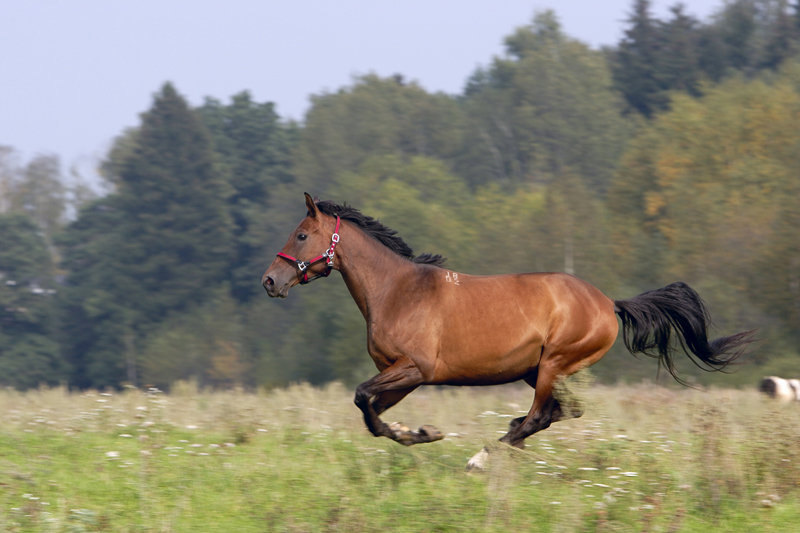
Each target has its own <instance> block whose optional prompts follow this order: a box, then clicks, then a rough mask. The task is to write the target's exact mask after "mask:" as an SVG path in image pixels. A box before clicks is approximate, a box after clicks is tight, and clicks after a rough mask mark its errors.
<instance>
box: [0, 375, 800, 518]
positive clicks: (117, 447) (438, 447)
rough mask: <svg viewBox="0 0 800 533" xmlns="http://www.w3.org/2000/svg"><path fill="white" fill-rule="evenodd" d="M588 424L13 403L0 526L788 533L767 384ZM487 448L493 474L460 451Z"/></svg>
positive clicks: (470, 416) (794, 456)
mask: <svg viewBox="0 0 800 533" xmlns="http://www.w3.org/2000/svg"><path fill="white" fill-rule="evenodd" d="M583 389H584V390H582V391H581V392H580V397H581V398H582V400H583V403H584V406H585V411H586V413H585V415H584V416H583V418H580V419H577V420H570V421H567V422H561V423H558V424H555V425H554V426H552V427H551V428H550V429H548V430H546V431H544V432H542V433H539V434H538V435H536V436H534V437H532V438H530V439H529V440H528V447H527V449H526V450H525V451H518V450H513V449H510V448H507V447H504V446H501V445H499V444H494V442H495V440H496V439H497V438H498V437H499V436H500V435H501V433H503V432H504V430H505V428H506V427H507V424H508V421H509V420H510V419H511V418H512V417H515V416H519V413H520V412H522V411H526V410H527V408H528V407H529V404H530V401H531V397H532V394H531V391H530V389H527V388H525V387H520V386H506V387H494V388H485V389H470V388H448V389H432V388H430V389H422V390H420V391H417V392H415V393H414V394H413V395H411V396H410V397H408V398H407V399H406V400H404V402H403V403H401V404H400V405H398V406H397V407H395V408H394V409H392V410H391V411H389V412H388V413H386V414H385V415H384V418H385V419H386V420H387V421H393V420H401V421H403V422H405V423H407V424H408V425H410V426H412V427H416V426H417V425H420V424H423V423H429V424H433V425H435V426H437V427H438V428H439V429H441V430H442V431H443V432H445V433H446V434H447V435H448V437H447V438H446V439H445V440H443V441H439V442H436V443H431V444H425V445H419V446H416V447H411V448H405V447H402V446H400V445H398V444H396V443H394V442H391V441H388V440H387V439H375V438H373V437H371V436H369V435H368V433H367V431H366V430H365V429H364V428H363V425H362V422H361V419H360V413H359V412H358V410H357V409H356V408H355V406H354V405H353V404H352V400H351V397H352V394H351V391H349V390H345V389H344V388H343V387H341V386H339V385H333V386H330V387H327V388H324V389H315V388H312V387H308V386H295V387H291V388H288V389H283V390H275V391H271V392H269V393H263V394H258V395H257V394H248V393H243V392H213V393H212V392H209V393H205V392H200V391H197V390H196V389H195V388H193V387H192V386H190V385H183V386H178V387H176V388H175V389H174V390H173V391H172V393H171V394H169V395H166V394H162V393H158V392H152V393H145V392H140V391H128V392H124V393H115V394H100V393H96V392H93V393H85V394H69V393H68V392H66V391H65V390H61V389H53V390H41V391H34V392H27V393H17V392H13V391H4V392H0V420H2V423H0V531H11V532H13V531H57V532H61V531H64V532H80V531H187V532H188V531H192V532H196V531H230V532H238V531H289V532H294V531H297V532H301V531H347V532H355V531H358V532H361V531H366V532H369V531H376V532H377V531H382V532H383V531H408V532H420V531H498V532H499V531H509V530H511V531H665V532H667V531H702V532H704V533H708V532H709V531H714V532H717V531H759V532H762V531H781V532H782V531H795V530H797V524H798V523H800V490H799V489H800V486H799V483H800V406H798V405H785V404H779V403H776V402H772V401H768V400H766V399H764V398H762V397H761V396H760V395H759V394H758V393H757V392H755V391H738V390H720V389H717V390H709V391H698V390H691V389H680V390H679V389H674V390H673V389H665V388H660V387H656V386H651V385H640V386H635V387H621V386H620V387H605V386H602V387H601V386H584V387H583ZM487 444H488V445H489V446H490V448H491V451H492V453H491V455H490V462H489V465H488V467H487V469H486V470H485V471H484V472H480V473H466V472H465V471H464V465H465V463H466V461H467V459H468V458H469V457H470V456H472V455H473V454H474V453H475V452H477V451H478V450H479V449H481V447H483V446H484V445H487Z"/></svg>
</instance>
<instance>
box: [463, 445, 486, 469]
mask: <svg viewBox="0 0 800 533" xmlns="http://www.w3.org/2000/svg"><path fill="white" fill-rule="evenodd" d="M488 462H489V448H487V447H485V446H484V447H483V449H482V450H481V451H479V452H478V453H476V454H475V455H473V456H472V458H470V460H469V461H467V466H466V468H465V470H466V471H467V472H473V471H478V472H483V471H484V470H486V463H488Z"/></svg>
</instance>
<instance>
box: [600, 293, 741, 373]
mask: <svg viewBox="0 0 800 533" xmlns="http://www.w3.org/2000/svg"><path fill="white" fill-rule="evenodd" d="M614 304H615V306H616V307H615V309H614V310H615V311H616V313H617V314H618V315H619V317H620V318H621V319H622V339H623V340H624V341H625V347H626V348H628V351H630V352H631V353H643V354H645V355H648V356H650V357H655V358H657V359H658V360H659V364H660V365H663V366H664V367H665V368H666V369H667V371H668V372H669V373H670V374H671V375H672V377H674V378H675V379H676V380H677V381H678V382H679V383H682V384H685V382H684V381H683V380H682V379H681V378H680V377H679V376H678V373H677V370H676V368H675V361H674V359H673V357H674V354H675V347H674V344H673V343H672V342H671V339H672V332H673V331H674V332H677V333H678V334H679V335H678V337H677V339H678V344H679V345H680V348H681V349H682V350H683V352H685V353H686V354H687V355H688V356H689V358H690V359H691V360H692V362H693V363H694V364H695V365H697V366H698V367H700V368H702V369H703V370H708V371H714V370H724V369H725V367H726V366H728V365H729V364H730V363H731V362H732V361H734V360H735V359H736V358H737V357H739V356H740V355H741V354H742V353H743V352H744V349H745V347H746V346H747V344H749V343H750V342H752V341H753V333H754V332H753V331H744V332H742V333H737V334H735V335H731V336H730V337H720V338H719V339H715V340H713V341H710V342H709V340H708V334H707V333H706V329H707V328H708V325H709V324H710V322H711V319H710V317H709V315H708V311H706V306H705V304H704V303H703V300H702V299H701V298H700V295H698V294H697V293H696V292H695V291H694V289H692V288H691V287H689V286H688V285H687V284H685V283H682V282H677V283H672V284H670V285H667V286H666V287H664V288H663V289H656V290H654V291H648V292H645V293H642V294H640V295H639V296H635V297H633V298H631V299H629V300H616V301H615V302H614Z"/></svg>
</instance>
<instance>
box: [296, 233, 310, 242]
mask: <svg viewBox="0 0 800 533" xmlns="http://www.w3.org/2000/svg"><path fill="white" fill-rule="evenodd" d="M307 238H308V235H306V234H305V233H298V234H297V240H298V241H304V240H306V239H307Z"/></svg>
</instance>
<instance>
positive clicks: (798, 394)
mask: <svg viewBox="0 0 800 533" xmlns="http://www.w3.org/2000/svg"><path fill="white" fill-rule="evenodd" d="M758 389H759V390H760V391H761V392H763V393H764V394H766V395H768V396H769V397H770V398H775V399H777V400H783V401H785V402H791V401H800V379H784V378H779V377H777V376H769V377H766V378H764V379H762V380H761V386H760V387H759V388H758Z"/></svg>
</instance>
